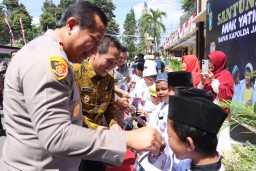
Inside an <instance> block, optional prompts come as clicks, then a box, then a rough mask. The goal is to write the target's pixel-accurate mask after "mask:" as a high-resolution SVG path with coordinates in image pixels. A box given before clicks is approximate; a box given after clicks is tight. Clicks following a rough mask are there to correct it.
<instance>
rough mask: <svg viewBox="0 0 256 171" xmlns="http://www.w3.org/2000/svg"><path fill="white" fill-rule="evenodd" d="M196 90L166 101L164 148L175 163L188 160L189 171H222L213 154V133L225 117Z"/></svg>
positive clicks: (204, 95) (181, 92)
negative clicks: (169, 151) (168, 148)
mask: <svg viewBox="0 0 256 171" xmlns="http://www.w3.org/2000/svg"><path fill="white" fill-rule="evenodd" d="M211 98H212V97H211V95H209V94H207V93H206V92H205V91H203V90H198V89H196V88H189V89H183V90H180V91H179V96H170V97H169V114H168V130H167V132H168V135H169V140H168V142H169V143H168V144H169V146H170V148H171V149H172V151H173V152H174V153H175V155H176V157H177V158H178V159H181V160H183V159H188V158H190V159H192V162H191V164H190V170H193V171H203V170H204V171H217V170H224V166H223V165H222V164H221V157H220V156H219V154H218V153H217V151H216V147H217V143H218V140H217V133H218V131H219V129H220V127H221V125H222V123H223V122H224V120H225V118H226V117H227V113H226V112H225V111H224V110H223V109H221V108H220V107H219V106H217V105H216V104H214V103H213V102H211V101H210V99H211Z"/></svg>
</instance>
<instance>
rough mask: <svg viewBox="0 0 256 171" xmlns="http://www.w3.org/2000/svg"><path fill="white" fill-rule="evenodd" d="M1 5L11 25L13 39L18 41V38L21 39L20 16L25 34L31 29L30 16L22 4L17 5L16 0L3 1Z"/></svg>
mask: <svg viewBox="0 0 256 171" xmlns="http://www.w3.org/2000/svg"><path fill="white" fill-rule="evenodd" d="M2 4H3V5H4V6H5V11H6V12H7V14H8V20H9V23H10V25H11V28H12V31H13V34H14V37H15V39H16V40H19V39H20V38H22V34H21V26H20V16H22V22H23V26H24V29H25V34H26V33H27V32H28V30H29V29H31V23H32V16H30V14H29V13H28V11H27V9H26V7H25V6H24V5H23V4H22V3H20V4H19V2H18V0H3V3H2ZM5 25H6V23H5ZM8 30H9V28H8ZM8 32H9V31H8ZM9 37H10V36H8V39H9Z"/></svg>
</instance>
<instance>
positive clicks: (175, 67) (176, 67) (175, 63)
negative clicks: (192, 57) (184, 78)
mask: <svg viewBox="0 0 256 171" xmlns="http://www.w3.org/2000/svg"><path fill="white" fill-rule="evenodd" d="M169 67H170V69H171V70H172V71H182V63H181V62H180V61H179V60H178V59H169Z"/></svg>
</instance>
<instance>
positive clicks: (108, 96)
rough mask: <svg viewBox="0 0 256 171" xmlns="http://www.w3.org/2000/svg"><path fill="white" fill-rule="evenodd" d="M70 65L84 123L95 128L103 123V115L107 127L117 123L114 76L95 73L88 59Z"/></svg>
mask: <svg viewBox="0 0 256 171" xmlns="http://www.w3.org/2000/svg"><path fill="white" fill-rule="evenodd" d="M72 66H73V70H74V74H75V79H76V81H77V84H78V88H79V91H80V96H81V101H82V112H83V118H84V125H85V126H86V127H88V128H90V129H96V128H97V126H98V125H103V117H104V116H105V118H106V121H107V124H108V126H109V127H110V126H112V125H113V124H115V123H117V122H116V120H117V116H116V115H117V112H116V109H115V106H114V103H115V96H114V78H113V77H112V76H111V75H110V74H107V75H106V76H105V77H101V76H99V75H97V74H96V72H95V71H94V70H93V68H92V67H91V65H90V64H89V62H88V61H85V62H83V63H82V64H73V65H72Z"/></svg>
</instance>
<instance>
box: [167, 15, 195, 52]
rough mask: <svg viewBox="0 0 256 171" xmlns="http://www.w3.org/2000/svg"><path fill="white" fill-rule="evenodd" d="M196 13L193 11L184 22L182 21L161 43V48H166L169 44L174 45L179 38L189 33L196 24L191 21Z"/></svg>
mask: <svg viewBox="0 0 256 171" xmlns="http://www.w3.org/2000/svg"><path fill="white" fill-rule="evenodd" d="M195 16H196V13H194V14H193V15H192V16H191V17H190V18H189V19H188V20H186V22H185V23H183V25H182V26H180V28H178V29H177V30H176V31H175V32H174V33H173V34H172V35H171V36H170V37H169V38H168V39H167V40H166V41H165V42H164V43H163V45H162V47H163V49H167V48H168V47H170V46H174V45H176V44H177V43H178V42H179V40H181V39H182V38H184V37H185V36H187V35H188V34H189V33H191V32H192V31H194V30H195V29H196V24H195V23H192V20H193V19H194V18H195Z"/></svg>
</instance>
